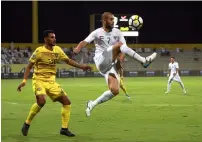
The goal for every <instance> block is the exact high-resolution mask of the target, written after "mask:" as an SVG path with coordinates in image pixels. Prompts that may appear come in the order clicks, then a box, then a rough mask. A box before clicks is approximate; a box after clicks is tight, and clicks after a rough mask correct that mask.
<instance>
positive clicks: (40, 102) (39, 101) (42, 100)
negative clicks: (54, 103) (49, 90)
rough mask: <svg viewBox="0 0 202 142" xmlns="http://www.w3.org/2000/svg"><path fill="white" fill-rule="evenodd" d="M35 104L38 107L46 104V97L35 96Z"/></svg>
mask: <svg viewBox="0 0 202 142" xmlns="http://www.w3.org/2000/svg"><path fill="white" fill-rule="evenodd" d="M37 104H38V105H39V106H40V107H43V106H44V105H45V104H46V99H45V97H37Z"/></svg>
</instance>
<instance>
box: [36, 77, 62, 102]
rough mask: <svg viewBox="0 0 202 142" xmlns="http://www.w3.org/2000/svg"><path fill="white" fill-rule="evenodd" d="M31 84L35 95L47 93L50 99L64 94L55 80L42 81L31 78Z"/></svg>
mask: <svg viewBox="0 0 202 142" xmlns="http://www.w3.org/2000/svg"><path fill="white" fill-rule="evenodd" d="M32 86H33V91H34V93H35V95H48V96H49V97H50V98H51V100H52V101H55V99H57V98H58V97H60V96H62V95H66V93H65V91H64V90H63V89H62V88H61V87H60V85H59V84H58V83H56V82H55V81H42V80H35V79H32Z"/></svg>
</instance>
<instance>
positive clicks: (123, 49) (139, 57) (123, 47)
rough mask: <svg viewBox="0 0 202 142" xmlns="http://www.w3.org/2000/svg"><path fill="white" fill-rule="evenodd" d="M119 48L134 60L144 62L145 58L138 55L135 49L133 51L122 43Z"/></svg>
mask: <svg viewBox="0 0 202 142" xmlns="http://www.w3.org/2000/svg"><path fill="white" fill-rule="evenodd" d="M120 50H121V52H122V53H125V54H127V55H129V56H130V57H132V58H134V59H135V60H137V61H139V62H141V63H145V62H146V59H145V58H144V57H142V56H140V55H139V54H137V53H136V52H135V51H133V50H132V49H131V48H129V47H128V46H127V45H126V44H123V45H122V46H121V47H120Z"/></svg>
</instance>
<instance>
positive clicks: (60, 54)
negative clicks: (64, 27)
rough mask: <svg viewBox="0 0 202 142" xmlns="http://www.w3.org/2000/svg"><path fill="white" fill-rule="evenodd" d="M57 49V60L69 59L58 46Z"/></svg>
mask: <svg viewBox="0 0 202 142" xmlns="http://www.w3.org/2000/svg"><path fill="white" fill-rule="evenodd" d="M58 50H59V60H62V61H64V60H66V59H67V60H69V57H68V56H67V55H66V54H65V52H64V51H63V50H62V49H61V48H60V47H58Z"/></svg>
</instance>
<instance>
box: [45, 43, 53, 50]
mask: <svg viewBox="0 0 202 142" xmlns="http://www.w3.org/2000/svg"><path fill="white" fill-rule="evenodd" d="M45 48H46V49H48V50H51V51H52V50H53V46H52V45H47V44H45Z"/></svg>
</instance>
